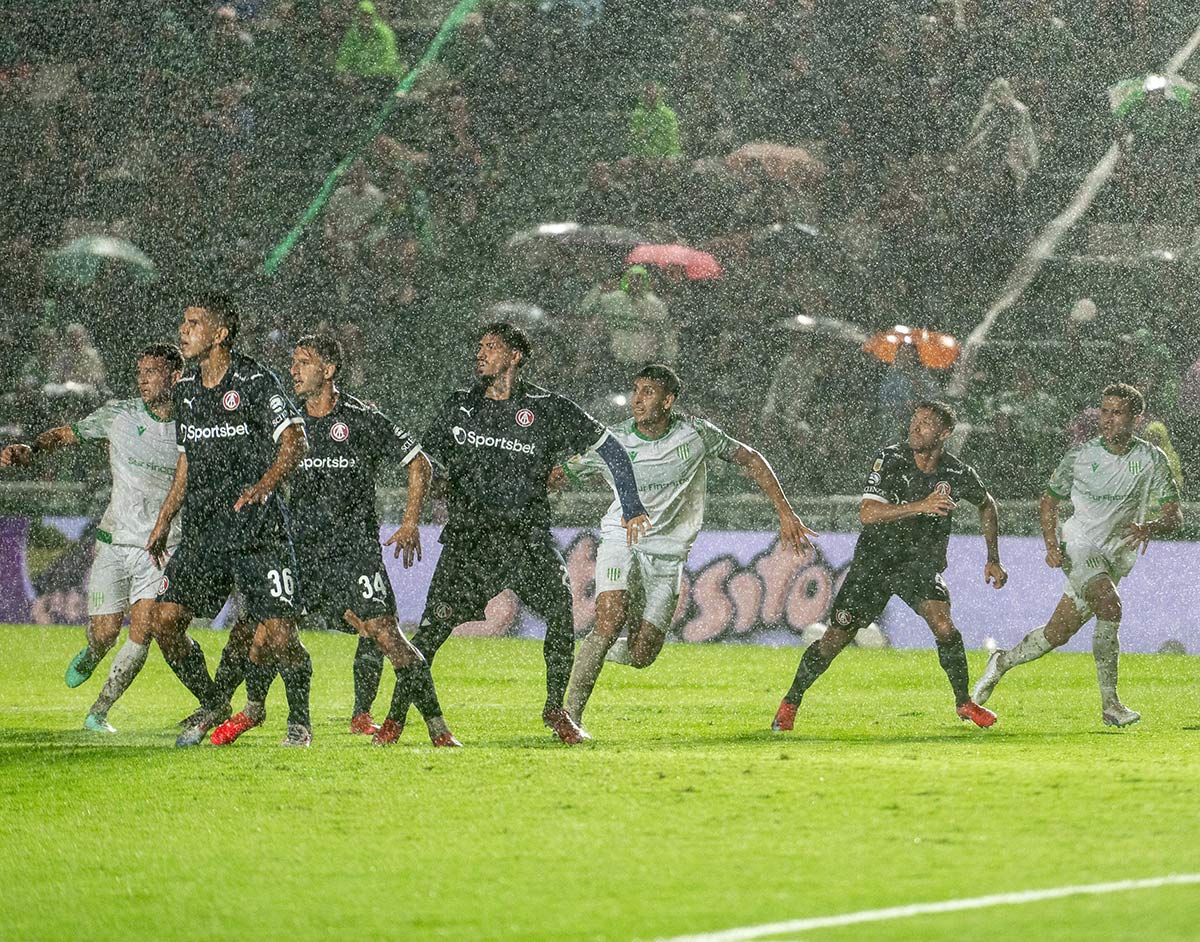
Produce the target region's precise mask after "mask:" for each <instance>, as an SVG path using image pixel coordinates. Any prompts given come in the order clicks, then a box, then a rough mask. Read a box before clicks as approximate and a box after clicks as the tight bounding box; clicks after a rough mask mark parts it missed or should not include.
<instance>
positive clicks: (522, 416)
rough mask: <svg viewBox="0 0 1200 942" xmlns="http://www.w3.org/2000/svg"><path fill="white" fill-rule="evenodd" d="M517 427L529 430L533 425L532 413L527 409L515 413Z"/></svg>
mask: <svg viewBox="0 0 1200 942" xmlns="http://www.w3.org/2000/svg"><path fill="white" fill-rule="evenodd" d="M517 425H519V426H521V428H529V426H531V425H533V412H532V411H531V410H529V409H522V410H521V411H520V412H518V413H517Z"/></svg>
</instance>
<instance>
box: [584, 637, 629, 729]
mask: <svg viewBox="0 0 1200 942" xmlns="http://www.w3.org/2000/svg"><path fill="white" fill-rule="evenodd" d="M604 660H606V661H612V662H613V663H614V664H624V665H625V666H626V667H629V666H631V665H632V664H633V661H631V660H630V659H629V636H628V635H621V637H619V638H618V639H617V640H616V641H614V642H613V646H612V647H611V648H609V649H608V654H606V655H605V656H604ZM571 715H572V716H574V715H575V714H574V713H572V714H571Z"/></svg>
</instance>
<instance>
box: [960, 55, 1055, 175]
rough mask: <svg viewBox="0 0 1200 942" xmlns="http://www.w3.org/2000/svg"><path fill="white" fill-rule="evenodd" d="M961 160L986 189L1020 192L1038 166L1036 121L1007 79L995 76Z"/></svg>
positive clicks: (969, 135) (973, 123) (972, 125)
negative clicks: (1034, 121) (1034, 124)
mask: <svg viewBox="0 0 1200 942" xmlns="http://www.w3.org/2000/svg"><path fill="white" fill-rule="evenodd" d="M962 160H963V164H964V166H966V167H967V168H968V169H969V170H971V171H973V173H974V175H975V177H976V182H977V185H978V187H979V189H981V190H982V191H985V192H995V191H997V190H1015V191H1016V192H1018V193H1019V192H1020V191H1021V190H1023V189H1024V188H1025V184H1027V183H1028V182H1029V178H1030V176H1032V174H1033V172H1034V171H1035V170H1036V169H1037V166H1038V162H1039V160H1040V156H1039V154H1038V144H1037V135H1036V134H1035V133H1034V130H1033V121H1032V120H1031V119H1030V117H1029V109H1028V108H1027V107H1025V105H1024V104H1022V103H1021V102H1020V101H1018V100H1017V96H1016V94H1015V93H1014V92H1013V89H1012V85H1010V84H1009V81H1008V79H1002V78H998V79H996V80H995V81H993V82H992V84H991V85H989V86H988V88H987V92H985V93H984V96H983V105H982V106H981V107H980V109H979V112H978V114H976V115H975V120H974V121H972V122H971V130H970V132H969V133H968V135H967V142H966V144H964V145H963V149H962Z"/></svg>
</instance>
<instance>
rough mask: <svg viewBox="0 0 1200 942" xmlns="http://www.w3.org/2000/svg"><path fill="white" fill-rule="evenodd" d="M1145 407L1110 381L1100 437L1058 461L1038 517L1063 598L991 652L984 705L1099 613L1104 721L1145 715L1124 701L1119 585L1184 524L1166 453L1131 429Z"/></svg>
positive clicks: (980, 698)
mask: <svg viewBox="0 0 1200 942" xmlns="http://www.w3.org/2000/svg"><path fill="white" fill-rule="evenodd" d="M1144 409H1145V400H1144V399H1143V398H1142V394H1141V393H1140V392H1139V391H1138V390H1137V389H1136V388H1134V387H1133V386H1130V385H1128V384H1126V383H1113V384H1111V385H1109V386H1106V387H1105V388H1104V391H1103V393H1102V395H1101V398H1100V434H1099V435H1098V436H1096V437H1095V438H1093V439H1091V440H1090V441H1087V442H1084V443H1083V444H1082V445H1077V446H1076V447H1074V448H1072V449H1071V450H1070V451H1068V452H1067V453H1066V455H1065V456H1064V457H1063V459H1062V461H1060V462H1059V464H1058V468H1057V469H1056V470H1055V472H1054V476H1053V477H1052V478H1051V479H1050V483H1049V485H1048V486H1047V487H1046V490H1045V493H1043V494H1042V500H1041V506H1040V517H1041V523H1042V539H1043V540H1044V541H1045V543H1046V565H1047V566H1049V567H1051V568H1052V569H1062V571H1063V574H1064V575H1065V576H1066V585H1065V586H1064V588H1063V594H1062V598H1060V599H1059V600H1058V605H1057V606H1056V607H1055V609H1054V613H1053V614H1052V615H1051V616H1050V620H1049V621H1048V622H1047V623H1046V624H1045V625H1043V626H1042V627H1041V628H1035V629H1034V630H1033V631H1031V632H1029V634H1027V635H1026V636H1025V637H1024V638H1023V639H1022V640H1021V641H1019V642H1018V643H1017V644H1016V646H1015V647H1013V648H1011V649H1010V650H1008V651H994V652H992V656H991V657H990V658H988V662H987V667H986V668H985V669H984V672H983V675H982V676H981V677H980V678H979V682H978V683H977V684H976V686H975V691H974V694H975V700H976V702H978V703H986V702H987V700H988V699H989V698H990V697H991V695H992V691H993V690H995V689H996V684H998V683H999V682H1000V678H1001V677H1003V676H1004V675H1005V673H1007V672H1008V671H1009V670H1011V669H1012V668H1014V667H1016V666H1017V665H1018V664H1025V663H1027V662H1029V661H1033V660H1036V659H1037V658H1039V657H1041V656H1042V655H1043V654H1046V653H1048V652H1049V651H1052V650H1053V649H1054V648H1057V647H1061V646H1062V645H1064V644H1066V643H1067V641H1069V640H1070V639H1071V637H1072V636H1073V635H1074V634H1075V633H1076V632H1077V631H1079V629H1080V628H1082V627H1083V626H1084V625H1086V624H1087V623H1088V622H1089V621H1091V619H1092V618H1093V617H1095V619H1096V628H1095V632H1094V634H1093V636H1092V653H1093V655H1094V656H1095V660H1096V677H1097V680H1098V681H1099V683H1100V716H1101V719H1102V720H1103V721H1104V725H1105V726H1129V725H1131V724H1133V723H1136V722H1137V721H1138V720H1140V719H1141V718H1142V717H1141V714H1140V713H1138V712H1137V711H1136V710H1130V709H1129V708H1128V707H1126V706H1125V705H1124V704H1123V703H1121V701H1120V699H1119V698H1118V697H1117V664H1118V661H1119V659H1120V653H1121V646H1120V641H1119V640H1118V638H1117V629H1118V628H1119V627H1120V624H1121V596H1120V594H1119V593H1118V592H1117V583H1118V582H1120V581H1121V580H1122V579H1123V578H1124V577H1125V576H1127V575H1129V573H1130V572H1131V571H1132V570H1133V564H1134V563H1135V562H1136V561H1137V557H1138V550H1139V548H1140V550H1141V553H1142V554H1143V555H1144V554H1145V552H1146V548H1147V546H1149V544H1150V540H1151V539H1152V538H1154V537H1156V536H1161V535H1162V534H1164V533H1171V532H1174V531H1175V530H1178V529H1179V527H1180V526H1182V525H1183V512H1182V510H1180V507H1179V490H1178V486H1177V485H1176V483H1175V478H1174V476H1173V475H1172V474H1171V466H1170V462H1169V461H1168V459H1167V456H1166V454H1165V453H1164V452H1163V450H1162V449H1161V448H1158V447H1156V446H1154V445H1151V444H1150V443H1149V442H1147V441H1144V440H1143V439H1141V438H1137V437H1135V436H1134V434H1133V428H1134V426H1135V425H1136V424H1137V420H1138V417H1139V416H1141V414H1142V412H1143V410H1144ZM1064 500H1070V501H1071V504H1072V506H1073V507H1074V509H1075V512H1074V514H1073V515H1072V516H1071V517H1070V519H1068V520H1067V521H1066V523H1064V524H1063V525H1062V528H1061V533H1060V531H1059V526H1058V505H1059V502H1061V501H1064ZM1154 512H1161V515H1160V516H1159V519H1157V520H1153V521H1149V522H1147V520H1146V517H1147V516H1151V515H1153V513H1154Z"/></svg>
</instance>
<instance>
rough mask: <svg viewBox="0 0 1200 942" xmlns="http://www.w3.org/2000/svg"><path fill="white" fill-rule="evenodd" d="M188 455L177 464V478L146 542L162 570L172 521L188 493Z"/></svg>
mask: <svg viewBox="0 0 1200 942" xmlns="http://www.w3.org/2000/svg"><path fill="white" fill-rule="evenodd" d="M187 471H188V462H187V455H185V454H183V453H182V452H180V454H179V461H177V462H176V464H175V476H174V477H173V478H171V489H170V490H168V491H167V496H166V498H164V500H163V503H162V507H160V508H159V510H158V519H157V520H156V521H155V522H154V529H153V530H151V531H150V538H149V539H148V540H146V552H147V553H149V554H150V558H151V559H153V560H154V565H156V566H158V567H159V568H160V569H161V568H162V566H163V564H164V563H165V562H166V553H167V538H168V537H169V536H170V534H171V521H172V520H174V519H175V515H176V514H177V513H179V508H181V507H182V506H183V497H184V495H185V494H186V493H187Z"/></svg>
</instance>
